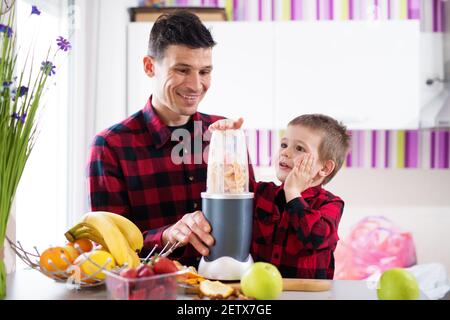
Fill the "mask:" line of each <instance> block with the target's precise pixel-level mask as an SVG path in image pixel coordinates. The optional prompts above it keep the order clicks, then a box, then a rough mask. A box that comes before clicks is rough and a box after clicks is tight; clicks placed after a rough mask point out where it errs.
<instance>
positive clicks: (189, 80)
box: [146, 45, 212, 116]
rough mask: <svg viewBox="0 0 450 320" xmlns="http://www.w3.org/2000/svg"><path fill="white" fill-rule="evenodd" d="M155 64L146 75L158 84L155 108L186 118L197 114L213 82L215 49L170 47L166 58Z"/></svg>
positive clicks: (154, 98) (154, 61) (154, 102)
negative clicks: (167, 110)
mask: <svg viewBox="0 0 450 320" xmlns="http://www.w3.org/2000/svg"><path fill="white" fill-rule="evenodd" d="M151 61H152V63H151V66H152V67H153V69H152V70H147V69H146V72H147V74H148V75H149V76H150V77H153V78H154V81H155V92H154V95H153V101H152V102H153V104H154V106H155V107H166V108H168V109H170V110H171V111H172V112H174V113H176V114H179V115H183V116H190V115H193V114H194V113H195V112H197V108H198V105H199V103H200V101H201V100H202V99H203V97H204V96H205V94H206V92H207V91H208V89H209V86H210V83H211V71H212V49H211V48H206V49H205V48H200V49H190V48H188V47H186V46H181V45H170V46H168V47H167V49H166V50H165V52H164V57H163V58H162V59H159V60H155V59H153V58H151ZM149 71H150V72H149Z"/></svg>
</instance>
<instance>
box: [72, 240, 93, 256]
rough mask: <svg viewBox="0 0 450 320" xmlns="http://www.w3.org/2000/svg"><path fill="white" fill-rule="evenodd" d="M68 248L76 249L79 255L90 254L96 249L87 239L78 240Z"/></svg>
mask: <svg viewBox="0 0 450 320" xmlns="http://www.w3.org/2000/svg"><path fill="white" fill-rule="evenodd" d="M68 246H71V247H73V248H75V249H76V250H77V251H78V252H79V253H84V252H89V251H91V250H92V249H93V248H94V245H93V244H92V241H91V240H89V239H87V238H80V239H76V240H75V241H74V242H69V244H68Z"/></svg>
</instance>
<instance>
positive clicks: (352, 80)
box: [127, 20, 420, 129]
mask: <svg viewBox="0 0 450 320" xmlns="http://www.w3.org/2000/svg"><path fill="white" fill-rule="evenodd" d="M151 26H152V24H151V23H131V24H130V25H129V27H128V81H127V82H128V90H127V93H128V111H129V113H132V112H134V111H136V110H138V109H140V108H142V106H143V104H144V103H145V101H146V99H147V98H148V97H149V95H150V93H151V91H152V85H151V79H149V78H147V77H146V75H145V74H144V71H143V67H142V58H143V56H144V55H145V54H146V52H147V42H148V37H149V33H150V29H151ZM207 26H208V28H210V29H211V31H212V34H213V36H214V39H215V40H216V42H217V43H218V45H217V46H216V47H215V48H214V49H213V65H214V71H213V78H212V86H211V88H210V91H209V92H208V94H207V96H206V97H205V99H204V101H203V102H202V103H201V106H200V109H199V110H200V111H202V112H205V113H212V114H220V115H224V116H228V117H231V118H236V117H239V116H243V117H244V118H245V121H246V122H245V123H246V127H247V128H261V129H263V128H265V129H280V128H284V127H285V126H286V124H287V122H288V121H289V120H291V119H292V118H293V117H295V116H297V115H300V114H303V113H326V114H329V115H331V116H334V117H336V118H338V119H340V120H342V121H344V123H346V124H347V125H348V127H349V128H350V129H410V128H417V127H418V123H419V113H420V96H419V89H420V79H419V77H420V72H419V71H420V70H419V69H420V60H419V58H420V26H419V22H418V21H416V20H406V21H377V22H367V21H321V22H317V21H314V22H306V21H300V22H299V21H289V22H210V23H207Z"/></svg>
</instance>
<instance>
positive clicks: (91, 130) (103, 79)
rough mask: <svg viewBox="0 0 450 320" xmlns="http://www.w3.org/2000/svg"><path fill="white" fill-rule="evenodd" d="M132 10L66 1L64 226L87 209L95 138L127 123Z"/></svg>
mask: <svg viewBox="0 0 450 320" xmlns="http://www.w3.org/2000/svg"><path fill="white" fill-rule="evenodd" d="M137 4H138V1H137V0H114V1H111V0H69V17H71V21H72V23H71V25H72V28H73V38H72V39H71V41H72V43H73V47H74V51H73V54H72V61H71V70H70V74H71V81H70V84H69V87H70V98H69V101H70V106H69V119H70V121H69V123H70V124H69V128H68V130H69V141H68V145H69V164H68V168H69V178H68V188H69V189H68V226H71V225H73V224H74V223H76V221H78V219H79V218H80V216H81V215H82V214H83V213H85V212H86V211H87V210H88V208H89V206H88V202H87V199H88V198H87V184H86V165H87V159H88V152H89V146H90V144H91V142H92V140H93V138H94V135H95V134H96V133H98V132H100V131H101V130H103V129H105V128H108V127H110V126H111V125H113V124H115V123H117V122H119V121H121V120H123V119H124V118H125V117H126V53H127V47H126V46H127V41H126V28H127V24H128V22H129V15H128V11H127V10H128V8H129V7H134V6H137ZM144 103H145V101H143V104H144Z"/></svg>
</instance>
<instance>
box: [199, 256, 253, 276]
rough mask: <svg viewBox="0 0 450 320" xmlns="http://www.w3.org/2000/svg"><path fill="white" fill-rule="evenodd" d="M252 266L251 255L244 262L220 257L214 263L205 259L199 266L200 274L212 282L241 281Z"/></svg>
mask: <svg viewBox="0 0 450 320" xmlns="http://www.w3.org/2000/svg"><path fill="white" fill-rule="evenodd" d="M252 264H253V259H252V256H251V255H249V256H248V258H247V260H246V261H243V262H242V261H238V260H236V259H233V258H231V257H220V258H218V259H216V260H214V261H206V260H205V258H204V257H203V258H202V259H201V260H200V264H199V266H198V273H199V274H200V275H201V276H203V277H205V278H207V279H211V280H241V277H242V275H243V274H244V272H245V271H247V269H248V268H249V267H250V266H251V265H252Z"/></svg>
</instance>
